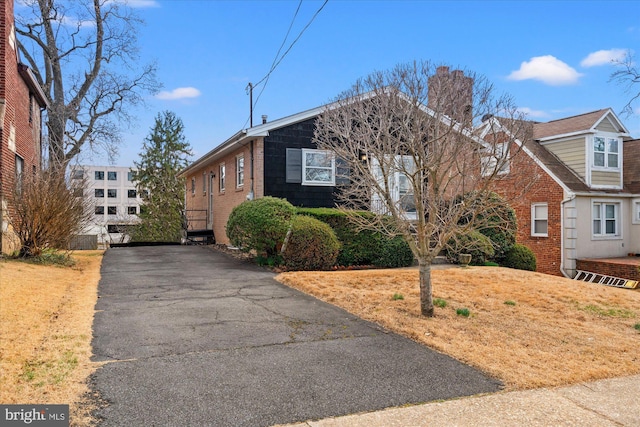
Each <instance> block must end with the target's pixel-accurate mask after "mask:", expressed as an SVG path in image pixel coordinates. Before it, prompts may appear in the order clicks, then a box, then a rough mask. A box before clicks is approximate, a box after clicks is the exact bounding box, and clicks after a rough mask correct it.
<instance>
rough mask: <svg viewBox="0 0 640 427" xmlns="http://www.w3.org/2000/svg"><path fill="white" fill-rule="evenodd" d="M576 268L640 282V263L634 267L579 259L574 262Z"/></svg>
mask: <svg viewBox="0 0 640 427" xmlns="http://www.w3.org/2000/svg"><path fill="white" fill-rule="evenodd" d="M576 266H577V267H576V268H577V269H578V270H583V271H590V272H592V273H600V274H604V275H607V276H613V277H619V278H621V279H628V280H639V281H640V262H639V263H638V264H635V265H634V264H632V263H616V262H611V261H606V260H597V259H579V260H577V261H576Z"/></svg>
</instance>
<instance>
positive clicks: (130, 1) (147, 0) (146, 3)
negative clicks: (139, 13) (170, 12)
mask: <svg viewBox="0 0 640 427" xmlns="http://www.w3.org/2000/svg"><path fill="white" fill-rule="evenodd" d="M125 1H126V3H127V5H128V6H130V7H137V8H143V7H160V4H159V3H158V2H157V1H156V0H125Z"/></svg>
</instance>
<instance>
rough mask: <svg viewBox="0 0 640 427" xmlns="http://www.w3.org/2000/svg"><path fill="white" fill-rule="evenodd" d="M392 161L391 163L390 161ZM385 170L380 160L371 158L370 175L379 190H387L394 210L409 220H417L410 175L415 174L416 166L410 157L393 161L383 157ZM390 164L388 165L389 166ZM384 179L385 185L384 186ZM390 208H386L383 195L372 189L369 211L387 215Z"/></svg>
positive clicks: (397, 158) (395, 158)
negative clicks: (376, 182) (374, 179)
mask: <svg viewBox="0 0 640 427" xmlns="http://www.w3.org/2000/svg"><path fill="white" fill-rule="evenodd" d="M391 160H392V161H391ZM384 161H385V162H386V163H388V164H387V165H385V168H386V170H383V167H382V166H381V165H380V159H378V158H375V157H373V158H371V160H370V162H371V163H370V164H371V169H372V174H373V176H374V177H375V178H376V181H378V185H379V187H380V188H385V187H386V188H388V189H389V193H390V194H389V196H390V199H391V201H392V202H393V204H394V209H395V210H397V211H398V212H400V213H402V215H403V216H404V217H405V218H406V219H409V220H415V219H416V218H417V210H416V204H415V196H414V194H415V193H414V187H413V185H414V184H413V182H412V179H411V177H410V175H413V174H414V173H415V172H416V165H415V161H414V159H413V157H411V156H394V157H393V159H391V157H389V156H385V159H384ZM389 163H390V164H389ZM385 179H386V181H387V185H386V186H385ZM390 209H391V207H390V206H387V202H386V198H385V197H384V195H383V194H381V193H379V192H378V191H376V190H375V189H374V191H373V194H372V197H371V210H372V211H373V212H377V213H389V211H390Z"/></svg>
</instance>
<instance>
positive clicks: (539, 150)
mask: <svg viewBox="0 0 640 427" xmlns="http://www.w3.org/2000/svg"><path fill="white" fill-rule="evenodd" d="M604 120H608V121H609V122H610V124H611V125H612V126H613V127H614V129H616V130H617V131H618V132H620V133H621V134H622V136H623V141H624V153H625V157H624V171H623V174H624V182H623V188H622V189H593V188H591V187H589V186H588V185H587V184H586V183H585V182H584V180H583V179H582V178H580V176H579V175H578V174H577V173H576V172H575V171H574V170H573V169H571V168H570V167H569V166H567V165H566V164H565V163H564V162H563V161H562V160H560V159H559V158H558V157H557V156H556V155H555V154H554V153H553V152H551V151H550V150H548V149H547V148H546V147H545V146H544V145H543V144H544V142H546V141H551V140H554V139H559V138H563V137H570V136H574V135H575V136H577V135H584V134H588V133H595V132H596V128H597V127H598V126H599V125H600V123H602V121H604ZM496 121H497V122H498V123H499V124H500V125H502V127H503V129H505V131H508V130H507V129H506V127H505V123H503V121H502V120H500V119H499V118H496ZM529 123H530V125H531V135H532V137H531V138H530V139H527V140H525V141H518V143H519V144H521V145H522V146H523V148H524V151H525V152H526V153H527V154H528V155H529V156H530V157H531V158H532V159H533V160H534V161H535V162H536V163H537V164H538V165H539V166H540V167H542V168H543V169H544V170H545V171H546V172H547V173H548V174H549V175H550V176H551V178H553V179H554V180H555V181H556V182H557V183H558V184H559V185H560V186H561V187H563V188H564V189H565V190H567V191H570V192H573V193H582V194H584V193H600V194H602V193H610V194H625V193H631V194H640V142H638V141H640V140H630V137H629V133H628V130H627V128H626V127H625V126H624V125H623V124H622V122H621V121H620V120H619V119H618V117H617V116H616V115H615V113H614V112H613V110H611V109H610V108H605V109H601V110H596V111H592V112H590V113H585V114H580V115H577V116H572V117H566V118H563V119H558V120H553V121H550V122H546V123H540V122H529ZM625 137H626V138H625Z"/></svg>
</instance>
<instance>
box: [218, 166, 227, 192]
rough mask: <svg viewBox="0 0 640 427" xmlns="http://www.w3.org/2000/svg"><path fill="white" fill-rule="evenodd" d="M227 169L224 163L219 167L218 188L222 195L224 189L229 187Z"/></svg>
mask: <svg viewBox="0 0 640 427" xmlns="http://www.w3.org/2000/svg"><path fill="white" fill-rule="evenodd" d="M226 181H227V167H226V165H225V164H224V163H220V166H219V167H218V188H219V189H220V192H221V193H224V189H225V187H226V185H227V182H226Z"/></svg>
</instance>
